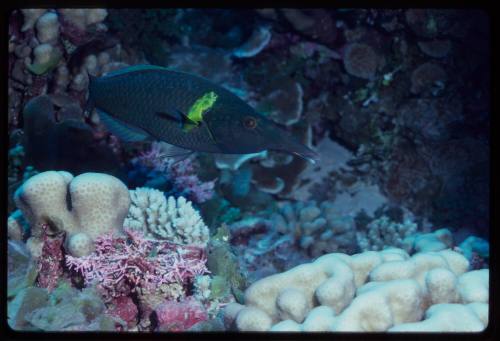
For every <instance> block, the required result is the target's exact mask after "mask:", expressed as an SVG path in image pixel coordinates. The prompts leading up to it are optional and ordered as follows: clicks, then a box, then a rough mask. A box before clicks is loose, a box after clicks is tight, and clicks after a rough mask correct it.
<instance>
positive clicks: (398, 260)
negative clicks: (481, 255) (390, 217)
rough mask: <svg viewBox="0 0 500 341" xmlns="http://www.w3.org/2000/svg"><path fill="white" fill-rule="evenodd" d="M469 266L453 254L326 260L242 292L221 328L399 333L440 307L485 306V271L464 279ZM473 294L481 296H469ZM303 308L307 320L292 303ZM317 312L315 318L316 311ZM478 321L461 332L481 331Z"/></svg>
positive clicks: (392, 253) (390, 253)
mask: <svg viewBox="0 0 500 341" xmlns="http://www.w3.org/2000/svg"><path fill="white" fill-rule="evenodd" d="M468 265H469V264H468V261H467V259H465V258H464V257H463V256H462V255H461V254H459V253H456V252H454V251H451V250H444V251H440V252H427V253H417V254H415V255H414V256H412V257H409V255H408V254H407V253H406V252H405V251H403V250H402V249H387V250H384V251H380V252H375V251H367V252H364V253H360V254H356V255H353V256H348V255H346V254H341V253H333V254H328V255H324V256H322V257H320V258H318V259H317V260H315V261H314V262H313V263H308V264H302V265H299V266H297V267H295V268H292V269H290V270H288V271H286V272H283V273H281V274H276V275H272V276H270V277H267V278H264V279H261V280H259V281H257V282H255V283H254V284H252V285H251V286H250V287H249V288H248V289H247V290H246V291H245V306H243V307H241V306H238V307H236V308H237V309H235V307H234V305H231V307H230V306H228V307H227V308H226V309H227V314H228V315H227V319H228V320H227V321H226V324H227V325H233V323H235V327H236V328H237V329H238V330H281V331H283V330H287V331H292V330H294V331H300V330H305V328H304V325H305V323H306V322H305V321H307V325H308V327H307V330H309V331H312V330H314V331H365V332H366V331H386V330H389V331H392V330H397V328H398V326H404V324H405V323H413V322H417V321H421V320H422V318H423V317H424V312H425V311H427V313H426V314H427V315H429V316H428V317H430V315H432V312H433V311H434V310H436V309H438V308H436V307H438V306H440V305H441V304H448V303H451V304H455V305H457V306H463V307H465V305H464V304H470V303H471V302H473V304H479V303H483V302H487V299H488V295H487V278H488V270H481V271H482V272H481V273H480V274H479V273H478V274H477V275H476V272H474V271H473V272H466V271H467V268H468ZM469 278H470V279H469ZM472 288H474V289H472ZM477 290H480V292H481V293H484V294H481V295H479V296H470V294H469V293H472V292H474V291H477ZM292 293H293V295H292ZM297 295H299V296H300V297H301V298H300V299H299V298H298V296H297ZM283 301H284V302H283ZM302 301H304V304H305V306H307V307H308V308H307V309H306V310H307V312H306V313H305V314H304V313H303V312H301V311H302V310H301V309H302V305H301V304H298V302H302ZM278 302H280V303H279V304H278ZM320 307H321V309H322V310H321V313H320V312H318V311H317V310H316V309H319V308H320ZM323 307H325V308H323ZM312 308H314V309H312ZM329 308H330V309H329ZM481 309H482V307H481V308H480V309H479V308H478V309H477V310H481ZM312 312H314V316H310V315H309V314H311V313H312ZM482 316H484V315H483V314H481V317H482ZM315 320H316V321H317V324H316V325H315V322H316V321H315ZM476 320H479V321H481V319H479V318H477V319H476ZM257 321H260V322H257ZM482 321H483V322H481V323H480V324H475V325H474V326H469V327H464V328H463V330H467V331H472V330H482V329H483V328H484V327H485V326H486V324H485V323H484V318H483V320H482ZM454 323H455V325H456V323H459V322H458V321H456V322H454ZM448 328H450V326H446V325H441V327H438V328H437V329H425V328H424V330H433V331H437V330H443V331H446V330H450V329H448ZM451 328H453V327H451ZM457 328H458V327H457ZM461 330H462V329H461Z"/></svg>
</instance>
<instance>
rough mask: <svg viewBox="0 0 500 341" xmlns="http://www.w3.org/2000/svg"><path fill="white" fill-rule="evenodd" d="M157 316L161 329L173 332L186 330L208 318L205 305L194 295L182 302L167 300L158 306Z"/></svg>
mask: <svg viewBox="0 0 500 341" xmlns="http://www.w3.org/2000/svg"><path fill="white" fill-rule="evenodd" d="M156 316H157V318H158V325H159V330H161V331H173V332H179V331H185V330H187V329H189V328H190V327H192V326H193V325H195V324H196V323H198V322H201V321H206V320H207V319H208V315H207V311H206V310H205V308H204V307H203V305H202V304H201V303H200V302H198V301H196V300H195V299H193V298H192V297H189V298H187V299H186V300H184V301H182V302H176V301H165V302H164V303H162V304H161V305H159V306H158V307H157V308H156Z"/></svg>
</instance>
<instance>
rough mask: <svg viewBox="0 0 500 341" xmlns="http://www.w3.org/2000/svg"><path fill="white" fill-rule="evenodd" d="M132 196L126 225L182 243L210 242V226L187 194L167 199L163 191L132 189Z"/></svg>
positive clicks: (199, 243)
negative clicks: (188, 198)
mask: <svg viewBox="0 0 500 341" xmlns="http://www.w3.org/2000/svg"><path fill="white" fill-rule="evenodd" d="M130 197H131V200H132V204H131V206H130V209H129V213H128V215H127V218H126V219H125V223H124V227H126V228H131V229H136V230H141V231H143V232H144V233H145V234H146V235H149V236H151V237H160V238H163V239H168V240H171V241H172V242H175V243H179V244H194V245H201V246H205V245H206V244H207V242H208V237H209V231H208V227H207V226H206V225H205V223H204V222H203V219H202V218H201V216H200V214H199V212H198V211H197V210H195V209H194V208H193V205H192V203H191V202H190V201H187V200H186V199H185V198H184V197H179V198H177V199H175V198H174V197H173V196H170V197H168V199H167V198H165V195H164V194H163V193H162V192H160V191H158V190H156V189H151V188H137V189H136V190H132V191H130Z"/></svg>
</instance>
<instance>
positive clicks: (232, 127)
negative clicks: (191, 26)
mask: <svg viewBox="0 0 500 341" xmlns="http://www.w3.org/2000/svg"><path fill="white" fill-rule="evenodd" d="M88 104H89V107H90V108H92V107H95V108H96V109H97V111H98V113H99V117H100V119H101V121H102V122H103V123H104V124H105V125H106V126H107V127H108V128H109V130H110V131H111V132H112V133H113V134H115V135H117V136H118V137H119V138H121V139H123V140H126V141H144V140H146V139H150V138H154V139H158V140H162V141H165V142H167V143H169V144H171V145H174V146H177V147H180V148H183V149H188V150H190V151H200V152H208V153H223V154H248V153H257V152H261V151H263V150H275V151H283V152H288V153H293V154H296V155H298V156H300V157H303V158H306V159H308V160H310V161H312V162H314V161H315V160H316V159H317V158H318V155H317V154H316V153H315V152H314V151H313V150H311V149H309V148H308V147H307V146H305V145H304V144H302V143H301V142H299V141H298V140H297V139H296V138H295V137H294V136H293V135H291V134H290V133H289V132H288V131H286V130H285V129H283V128H282V127H281V126H279V125H278V124H276V123H274V122H273V121H271V120H269V119H267V118H266V117H264V116H263V115H261V114H259V113H258V112H256V111H255V110H254V109H253V108H252V107H251V106H249V105H248V104H247V103H245V102H244V101H243V100H241V99H240V98H239V97H237V96H236V95H234V94H233V93H231V92H229V91H228V90H226V89H224V88H223V87H221V86H218V85H216V84H214V83H212V82H210V81H208V80H206V79H204V78H202V77H199V76H195V75H191V74H188V73H184V72H178V71H172V70H168V69H166V68H163V67H159V66H152V65H137V66H132V67H128V68H125V69H121V70H118V71H115V72H112V73H110V74H107V75H105V76H103V77H99V78H95V77H90V82H89V103H88Z"/></svg>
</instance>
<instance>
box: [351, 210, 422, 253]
mask: <svg viewBox="0 0 500 341" xmlns="http://www.w3.org/2000/svg"><path fill="white" fill-rule="evenodd" d="M366 230H367V232H366V233H361V232H358V233H356V238H357V240H358V245H359V247H360V248H361V249H362V250H364V251H369V250H373V251H378V250H382V249H384V248H385V247H388V246H391V247H402V246H403V245H404V243H403V240H404V239H405V238H406V237H408V236H410V235H412V234H414V233H415V232H416V231H417V224H415V223H413V222H412V221H411V220H409V219H405V221H404V222H403V223H396V222H394V221H391V220H390V219H389V218H388V217H387V216H385V215H384V216H382V217H380V218H378V219H375V220H373V221H372V222H371V223H369V224H368V225H367V226H366Z"/></svg>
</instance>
